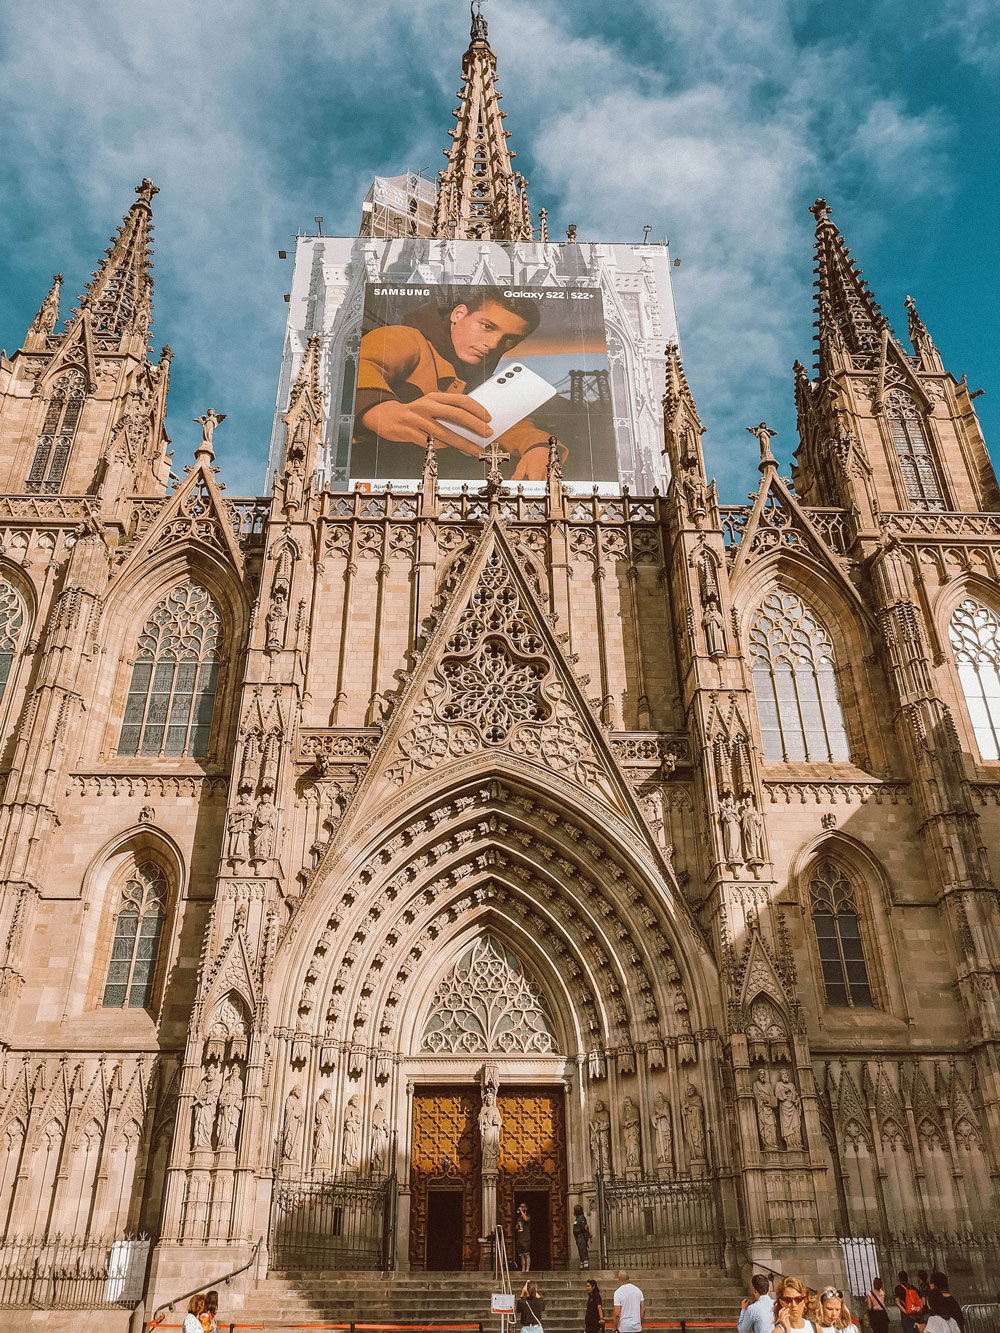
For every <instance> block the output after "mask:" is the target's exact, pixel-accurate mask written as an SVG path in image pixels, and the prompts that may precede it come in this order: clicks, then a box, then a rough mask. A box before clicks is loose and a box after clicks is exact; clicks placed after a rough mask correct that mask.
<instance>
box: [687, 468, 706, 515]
mask: <svg viewBox="0 0 1000 1333" xmlns="http://www.w3.org/2000/svg"><path fill="white" fill-rule="evenodd" d="M681 486H682V487H683V489H684V498H685V500H686V501H687V508H688V516H689V517H690V518H691V520H692V521H694V520H695V519H696V518H703V517H704V514H705V483H704V481H703V480H702V477H701V472H700V471H699V469H698V465H697V462H695V463H693V464H692V465H691V466H689V467H686V468H685V469H684V472H683V474H682V476H681Z"/></svg>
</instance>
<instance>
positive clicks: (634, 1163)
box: [622, 1097, 642, 1171]
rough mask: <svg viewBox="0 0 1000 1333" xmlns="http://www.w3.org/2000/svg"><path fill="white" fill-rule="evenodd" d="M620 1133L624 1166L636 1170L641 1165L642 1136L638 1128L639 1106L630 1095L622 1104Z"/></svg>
mask: <svg viewBox="0 0 1000 1333" xmlns="http://www.w3.org/2000/svg"><path fill="white" fill-rule="evenodd" d="M622 1133H623V1134H624V1136H625V1166H626V1168H627V1169H628V1170H629V1171H638V1170H639V1169H640V1167H641V1166H642V1136H641V1133H640V1129H639V1108H638V1106H636V1104H635V1102H634V1101H633V1100H632V1098H631V1097H626V1098H625V1101H624V1103H623V1105H622Z"/></svg>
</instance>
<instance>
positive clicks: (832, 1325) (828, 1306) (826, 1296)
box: [819, 1287, 857, 1333]
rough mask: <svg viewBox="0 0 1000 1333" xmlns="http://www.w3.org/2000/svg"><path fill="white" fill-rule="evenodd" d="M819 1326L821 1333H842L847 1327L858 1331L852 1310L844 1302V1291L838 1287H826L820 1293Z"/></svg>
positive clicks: (855, 1332) (855, 1331)
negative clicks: (852, 1316)
mask: <svg viewBox="0 0 1000 1333" xmlns="http://www.w3.org/2000/svg"><path fill="white" fill-rule="evenodd" d="M819 1326H820V1331H821V1333H842V1330H843V1329H845V1328H852V1329H854V1333H857V1328H856V1327H855V1323H854V1320H853V1319H852V1318H851V1312H850V1310H848V1308H847V1306H846V1305H845V1304H844V1293H843V1292H842V1291H838V1290H837V1288H836V1287H826V1288H824V1290H823V1291H821V1292H820V1294H819Z"/></svg>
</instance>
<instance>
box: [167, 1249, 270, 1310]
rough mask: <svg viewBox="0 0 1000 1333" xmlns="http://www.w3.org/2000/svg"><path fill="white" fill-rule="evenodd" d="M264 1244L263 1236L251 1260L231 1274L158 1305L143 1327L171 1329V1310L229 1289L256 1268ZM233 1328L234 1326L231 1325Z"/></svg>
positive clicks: (252, 1251)
mask: <svg viewBox="0 0 1000 1333" xmlns="http://www.w3.org/2000/svg"><path fill="white" fill-rule="evenodd" d="M263 1244H264V1237H263V1236H260V1237H258V1240H257V1244H256V1245H255V1246H254V1247H253V1249H252V1250H251V1251H250V1258H249V1259H248V1260H247V1261H246V1263H245V1264H241V1265H240V1267H239V1268H234V1269H233V1270H232V1271H231V1272H229V1273H224V1274H223V1276H222V1277H214V1278H212V1279H211V1281H209V1282H202V1283H200V1284H199V1285H198V1286H197V1287H192V1288H191V1290H190V1291H185V1292H184V1293H183V1295H180V1296H174V1297H173V1298H172V1299H171V1300H169V1301H164V1302H163V1303H162V1304H161V1305H158V1306H157V1307H156V1309H155V1310H154V1311H153V1317H152V1319H150V1320H149V1321H148V1322H147V1323H146V1324H144V1325H143V1327H144V1328H160V1327H163V1328H170V1327H171V1325H170V1324H164V1322H163V1321H164V1320H165V1319H166V1317H167V1315H168V1314H169V1313H170V1311H171V1310H173V1309H175V1308H176V1306H178V1305H180V1304H181V1302H182V1301H189V1300H190V1299H191V1297H192V1296H196V1295H198V1293H199V1292H202V1291H212V1290H214V1289H216V1288H218V1287H228V1286H229V1284H230V1282H232V1280H233V1278H234V1277H239V1276H240V1274H241V1273H245V1272H246V1271H247V1269H248V1268H252V1267H253V1266H254V1264H255V1263H256V1262H257V1256H258V1255H259V1254H260V1247H261V1246H262V1245H263ZM231 1327H233V1326H232V1325H231Z"/></svg>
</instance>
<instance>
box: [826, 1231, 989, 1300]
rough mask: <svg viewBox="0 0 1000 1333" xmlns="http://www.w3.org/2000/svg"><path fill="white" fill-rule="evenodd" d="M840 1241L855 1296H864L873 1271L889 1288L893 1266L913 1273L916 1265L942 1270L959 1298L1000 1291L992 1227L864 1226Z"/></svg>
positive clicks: (930, 1269) (917, 1268)
mask: <svg viewBox="0 0 1000 1333" xmlns="http://www.w3.org/2000/svg"><path fill="white" fill-rule="evenodd" d="M840 1244H841V1248H842V1250H843V1253H844V1260H845V1266H846V1268H847V1273H848V1281H849V1285H850V1289H851V1292H852V1293H853V1295H854V1296H855V1297H863V1296H864V1293H865V1292H866V1291H867V1290H868V1288H869V1286H870V1285H871V1279H872V1277H873V1276H874V1275H875V1274H876V1273H878V1274H880V1275H881V1277H882V1280H883V1282H884V1283H885V1286H886V1288H887V1290H889V1291H891V1290H892V1288H893V1286H894V1284H895V1279H896V1274H897V1273H898V1272H900V1271H901V1270H903V1269H905V1270H906V1271H907V1272H909V1273H910V1274H911V1275H912V1274H914V1273H916V1272H917V1271H918V1270H919V1269H921V1268H925V1269H927V1271H928V1272H932V1271H933V1270H934V1269H935V1268H936V1269H938V1270H939V1271H941V1272H943V1273H946V1274H947V1275H948V1278H949V1281H950V1283H951V1291H952V1294H953V1295H954V1296H955V1297H956V1298H957V1299H958V1300H959V1301H963V1300H976V1299H980V1300H990V1301H992V1300H993V1299H994V1297H995V1295H996V1293H997V1291H1000V1233H998V1232H995V1231H973V1230H972V1229H971V1228H970V1229H967V1230H964V1231H956V1232H949V1231H911V1232H895V1231H889V1230H887V1229H882V1228H879V1227H871V1226H869V1227H868V1228H867V1231H866V1232H865V1233H862V1234H859V1235H855V1236H850V1237H841V1240H840ZM889 1305H890V1309H891V1308H892V1303H891V1301H890V1302H889Z"/></svg>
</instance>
